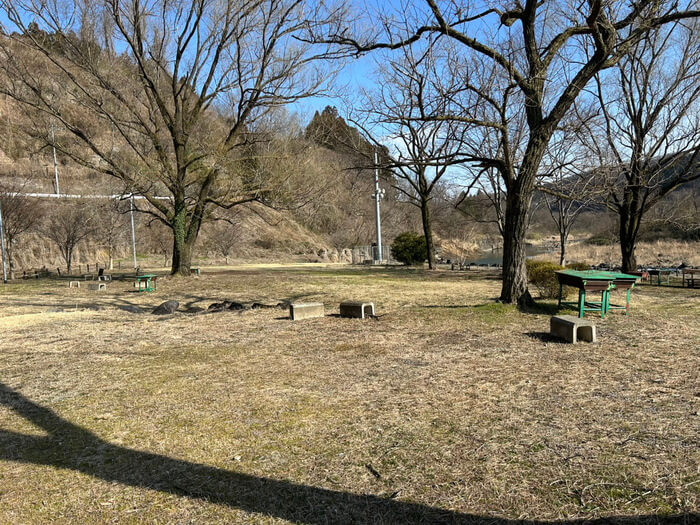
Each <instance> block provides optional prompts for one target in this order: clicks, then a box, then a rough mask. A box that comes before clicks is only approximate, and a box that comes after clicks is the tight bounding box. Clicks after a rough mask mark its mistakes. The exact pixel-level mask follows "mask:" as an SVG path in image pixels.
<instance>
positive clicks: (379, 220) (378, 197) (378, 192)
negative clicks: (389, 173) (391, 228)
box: [372, 149, 384, 263]
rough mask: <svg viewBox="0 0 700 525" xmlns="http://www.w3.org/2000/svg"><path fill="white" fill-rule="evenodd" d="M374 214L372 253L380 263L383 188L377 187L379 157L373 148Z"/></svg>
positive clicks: (381, 258) (382, 258)
mask: <svg viewBox="0 0 700 525" xmlns="http://www.w3.org/2000/svg"><path fill="white" fill-rule="evenodd" d="M372 197H374V214H375V218H376V222H377V251H376V253H375V254H373V255H374V260H375V262H379V263H381V262H382V260H384V257H382V217H381V214H380V212H379V201H381V200H382V199H383V198H384V190H382V189H380V188H379V159H378V158H377V150H376V149H375V150H374V193H373V194H372Z"/></svg>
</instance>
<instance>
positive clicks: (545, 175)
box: [537, 107, 604, 266]
mask: <svg viewBox="0 0 700 525" xmlns="http://www.w3.org/2000/svg"><path fill="white" fill-rule="evenodd" d="M590 118H591V117H590V113H589V112H588V111H586V112H585V113H584V112H583V111H580V110H579V108H578V107H576V108H575V111H574V112H573V114H572V115H571V116H570V118H568V122H566V123H565V125H563V126H562V127H561V129H560V130H558V131H557V132H556V133H555V135H554V137H553V139H552V141H551V142H550V145H549V148H548V150H547V153H546V154H545V157H544V159H543V161H542V169H543V172H542V173H541V174H540V183H539V184H538V186H537V188H538V189H539V190H540V195H541V197H542V200H543V201H544V204H545V205H546V207H547V212H548V213H549V216H550V217H551V219H552V221H553V222H554V225H555V226H556V229H557V233H558V235H559V264H560V265H561V266H564V265H565V264H566V245H567V243H568V241H569V235H570V234H571V230H572V228H573V226H574V224H575V223H576V221H577V220H578V219H579V216H580V214H581V212H583V211H585V210H586V209H587V208H588V207H589V206H590V205H592V204H594V203H598V202H599V200H600V196H601V194H602V193H603V191H604V190H603V188H602V187H601V185H600V182H601V181H600V179H599V178H597V177H595V176H594V175H593V174H591V170H590V159H589V155H588V154H587V151H586V148H585V146H584V143H583V142H582V141H581V133H582V132H583V131H585V125H586V122H587V121H588V120H589V119H590Z"/></svg>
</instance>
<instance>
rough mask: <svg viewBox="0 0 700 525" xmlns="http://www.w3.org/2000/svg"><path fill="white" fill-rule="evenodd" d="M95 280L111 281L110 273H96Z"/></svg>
mask: <svg viewBox="0 0 700 525" xmlns="http://www.w3.org/2000/svg"><path fill="white" fill-rule="evenodd" d="M97 280H98V281H111V280H112V276H111V275H110V274H108V273H105V274H102V275H98V276H97Z"/></svg>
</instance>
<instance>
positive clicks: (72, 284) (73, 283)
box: [68, 281, 80, 288]
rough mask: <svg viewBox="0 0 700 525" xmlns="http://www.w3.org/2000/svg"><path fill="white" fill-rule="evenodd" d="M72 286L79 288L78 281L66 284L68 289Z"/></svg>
mask: <svg viewBox="0 0 700 525" xmlns="http://www.w3.org/2000/svg"><path fill="white" fill-rule="evenodd" d="M73 286H75V287H76V288H80V281H71V282H69V283H68V288H73Z"/></svg>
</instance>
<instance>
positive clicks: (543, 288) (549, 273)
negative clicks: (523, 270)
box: [525, 259, 565, 299]
mask: <svg viewBox="0 0 700 525" xmlns="http://www.w3.org/2000/svg"><path fill="white" fill-rule="evenodd" d="M525 266H526V267H527V278H528V281H529V282H530V284H532V285H533V286H534V287H535V288H537V291H538V292H539V294H540V297H542V298H545V299H552V298H556V297H559V281H557V276H556V275H555V274H554V272H556V271H557V270H562V269H563V268H562V267H561V266H559V265H558V264H554V263H551V262H548V261H534V260H531V259H528V260H527V261H525ZM564 294H565V291H564V290H562V296H565V295H564Z"/></svg>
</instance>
